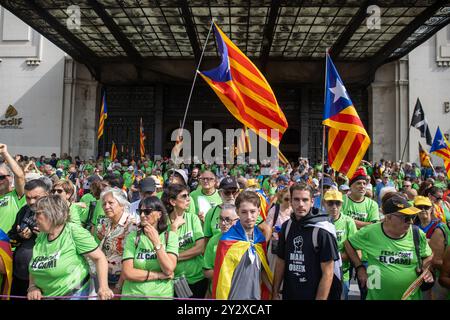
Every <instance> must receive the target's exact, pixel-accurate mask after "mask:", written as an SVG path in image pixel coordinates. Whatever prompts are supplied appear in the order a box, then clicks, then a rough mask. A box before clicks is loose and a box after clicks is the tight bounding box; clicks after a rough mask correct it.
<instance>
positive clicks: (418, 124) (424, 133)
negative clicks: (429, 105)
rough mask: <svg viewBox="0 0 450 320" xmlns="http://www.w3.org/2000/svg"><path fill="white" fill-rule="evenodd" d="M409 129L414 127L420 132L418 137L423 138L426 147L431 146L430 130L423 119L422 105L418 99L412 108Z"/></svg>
mask: <svg viewBox="0 0 450 320" xmlns="http://www.w3.org/2000/svg"><path fill="white" fill-rule="evenodd" d="M411 127H414V128H416V129H418V130H419V131H420V136H421V137H422V138H425V140H426V141H427V145H429V146H431V144H432V143H433V140H431V133H430V128H429V127H428V122H427V120H426V119H425V113H424V112H423V108H422V104H421V103H420V100H419V98H417V102H416V106H415V107H414V113H413V116H412V118H411Z"/></svg>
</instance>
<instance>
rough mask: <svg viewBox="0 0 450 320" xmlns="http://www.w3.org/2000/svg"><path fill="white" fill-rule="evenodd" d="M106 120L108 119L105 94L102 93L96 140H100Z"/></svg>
mask: <svg viewBox="0 0 450 320" xmlns="http://www.w3.org/2000/svg"><path fill="white" fill-rule="evenodd" d="M106 118H108V109H107V107H106V94H105V93H103V97H102V106H101V109H100V117H99V122H98V132H97V140H100V138H101V137H102V136H103V131H104V129H105V120H106Z"/></svg>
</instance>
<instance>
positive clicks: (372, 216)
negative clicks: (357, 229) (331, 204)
mask: <svg viewBox="0 0 450 320" xmlns="http://www.w3.org/2000/svg"><path fill="white" fill-rule="evenodd" d="M343 201H344V203H343V204H342V210H341V211H342V213H343V214H345V215H347V216H349V217H351V218H353V219H355V220H358V221H362V222H378V221H379V220H380V213H379V211H378V204H377V203H376V202H375V201H373V200H372V199H370V198H367V197H364V200H363V201H361V202H355V201H353V200H352V199H350V198H349V197H348V196H344V197H343Z"/></svg>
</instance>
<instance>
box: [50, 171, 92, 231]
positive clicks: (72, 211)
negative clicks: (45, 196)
mask: <svg viewBox="0 0 450 320" xmlns="http://www.w3.org/2000/svg"><path fill="white" fill-rule="evenodd" d="M52 193H54V194H56V195H58V196H60V197H61V199H63V200H64V201H66V203H67V205H68V206H69V217H70V222H73V223H76V224H79V225H81V216H83V215H84V214H83V211H84V210H86V205H85V204H84V203H81V204H77V203H74V200H75V197H76V194H75V187H74V185H73V183H72V182H71V181H70V180H59V181H58V182H56V183H55V184H54V185H53V188H52Z"/></svg>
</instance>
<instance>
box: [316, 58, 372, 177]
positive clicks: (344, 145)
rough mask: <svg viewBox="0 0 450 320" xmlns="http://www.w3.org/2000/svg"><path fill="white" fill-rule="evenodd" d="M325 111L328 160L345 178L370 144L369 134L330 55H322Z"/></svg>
mask: <svg viewBox="0 0 450 320" xmlns="http://www.w3.org/2000/svg"><path fill="white" fill-rule="evenodd" d="M326 63H327V66H326V75H327V76H326V79H325V82H326V85H325V112H324V117H323V119H324V120H323V122H322V124H324V125H326V126H328V127H329V130H328V163H329V164H330V166H331V167H332V168H333V169H334V170H336V171H338V172H341V173H343V174H345V175H346V176H347V177H348V178H350V177H352V176H353V173H354V172H355V171H356V169H357V168H358V166H359V165H360V163H361V160H362V158H363V157H364V155H365V154H366V151H367V149H368V148H369V145H370V138H369V135H368V134H367V132H366V129H365V128H364V125H363V123H362V122H361V119H360V118H359V116H358V113H357V112H356V109H355V107H354V106H353V102H352V100H351V99H350V96H349V95H348V93H347V90H346V89H345V87H344V83H343V82H342V79H341V77H340V76H339V74H338V72H337V70H336V67H335V66H334V64H333V62H332V61H331V58H330V56H329V55H328V54H327V55H326Z"/></svg>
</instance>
